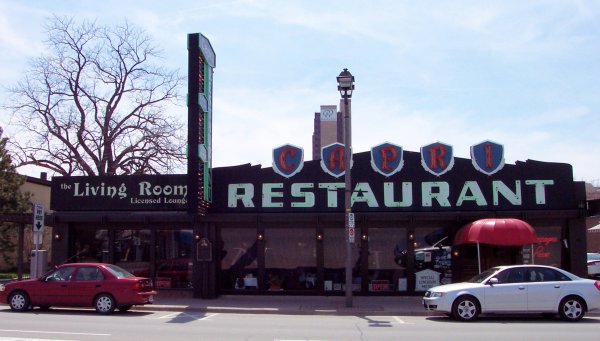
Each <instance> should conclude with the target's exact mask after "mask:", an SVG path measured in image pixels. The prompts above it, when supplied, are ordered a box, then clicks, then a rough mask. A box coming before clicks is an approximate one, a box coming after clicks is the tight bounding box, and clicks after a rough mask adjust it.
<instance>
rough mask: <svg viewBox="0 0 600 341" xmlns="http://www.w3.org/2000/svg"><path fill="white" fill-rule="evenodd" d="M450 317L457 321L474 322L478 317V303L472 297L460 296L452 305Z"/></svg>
mask: <svg viewBox="0 0 600 341" xmlns="http://www.w3.org/2000/svg"><path fill="white" fill-rule="evenodd" d="M452 315H453V316H454V318H455V319H457V320H459V321H474V320H476V319H477V317H478V316H479V302H477V300H476V299H475V298H474V297H472V296H461V297H459V298H457V299H456V300H455V301H454V304H453V305H452Z"/></svg>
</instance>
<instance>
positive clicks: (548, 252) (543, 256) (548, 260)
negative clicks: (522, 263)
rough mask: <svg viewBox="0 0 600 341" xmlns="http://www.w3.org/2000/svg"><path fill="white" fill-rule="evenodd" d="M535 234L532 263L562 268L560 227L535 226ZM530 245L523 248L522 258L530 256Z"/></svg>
mask: <svg viewBox="0 0 600 341" xmlns="http://www.w3.org/2000/svg"><path fill="white" fill-rule="evenodd" d="M535 233H536V234H537V237H538V242H537V243H536V244H534V245H533V250H534V254H533V256H534V257H533V262H534V263H535V264H542V265H552V266H556V267H559V268H560V267H562V261H561V260H562V253H561V251H562V247H561V227H560V226H541V227H539V226H536V227H535ZM528 250H531V246H530V245H526V246H524V247H523V257H524V258H525V259H524V260H526V255H527V254H530V252H528Z"/></svg>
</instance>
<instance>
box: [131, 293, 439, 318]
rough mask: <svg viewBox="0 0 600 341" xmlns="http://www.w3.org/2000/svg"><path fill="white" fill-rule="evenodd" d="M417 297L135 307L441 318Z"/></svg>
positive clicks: (238, 299) (162, 301) (168, 302)
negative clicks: (350, 300)
mask: <svg viewBox="0 0 600 341" xmlns="http://www.w3.org/2000/svg"><path fill="white" fill-rule="evenodd" d="M421 300H422V298H421V297H420V296H419V297H416V296H377V297H373V296H354V297H352V307H346V298H345V297H344V296H269V295H264V296H246V295H231V296H228V295H225V296H220V297H218V298H215V299H198V298H191V297H190V298H188V297H169V296H168V295H163V293H160V294H159V295H157V296H156V297H155V301H154V303H153V304H149V305H145V306H134V307H133V308H132V309H133V310H137V311H202V312H211V313H248V314H289V315H294V314H296V315H297V314H305V315H366V314H369V315H401V316H439V315H441V314H440V313H435V312H427V311H426V310H425V308H423V305H422V303H421Z"/></svg>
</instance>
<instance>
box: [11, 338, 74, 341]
mask: <svg viewBox="0 0 600 341" xmlns="http://www.w3.org/2000/svg"><path fill="white" fill-rule="evenodd" d="M0 341H72V340H58V339H29V338H22V337H0Z"/></svg>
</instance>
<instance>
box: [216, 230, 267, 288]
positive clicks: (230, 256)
mask: <svg viewBox="0 0 600 341" xmlns="http://www.w3.org/2000/svg"><path fill="white" fill-rule="evenodd" d="M221 239H222V242H223V251H222V253H223V254H224V257H223V259H222V260H221V270H222V276H221V287H222V288H223V289H236V290H256V289H258V279H257V277H258V272H257V268H258V262H257V258H256V257H257V252H258V244H257V240H256V229H248V228H222V229H221Z"/></svg>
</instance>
